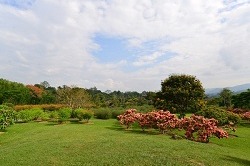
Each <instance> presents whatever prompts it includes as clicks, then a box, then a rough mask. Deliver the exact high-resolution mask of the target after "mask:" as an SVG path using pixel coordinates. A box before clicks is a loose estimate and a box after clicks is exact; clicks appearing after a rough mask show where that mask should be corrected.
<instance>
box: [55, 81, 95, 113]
mask: <svg viewBox="0 0 250 166" xmlns="http://www.w3.org/2000/svg"><path fill="white" fill-rule="evenodd" d="M90 99H91V98H90V95H89V94H88V92H87V91H86V90H85V89H83V88H79V87H74V86H73V87H69V86H66V85H64V86H63V87H58V90H57V100H58V102H59V103H62V104H65V105H67V106H68V107H70V108H73V109H76V108H86V107H91V106H92V102H91V100H90Z"/></svg>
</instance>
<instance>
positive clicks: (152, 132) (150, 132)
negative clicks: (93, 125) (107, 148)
mask: <svg viewBox="0 0 250 166" xmlns="http://www.w3.org/2000/svg"><path fill="white" fill-rule="evenodd" d="M106 128H107V129H109V130H114V131H121V132H124V133H133V134H145V135H162V134H161V133H160V132H159V131H158V130H155V129H147V130H144V131H143V130H142V129H141V128H140V127H138V126H137V125H134V126H132V127H131V128H128V129H126V127H124V126H122V125H120V123H119V122H115V123H114V124H113V125H112V126H111V127H106Z"/></svg>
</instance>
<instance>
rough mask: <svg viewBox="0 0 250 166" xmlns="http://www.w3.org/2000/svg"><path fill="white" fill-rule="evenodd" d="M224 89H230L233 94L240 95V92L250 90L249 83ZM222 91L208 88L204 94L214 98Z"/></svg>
mask: <svg viewBox="0 0 250 166" xmlns="http://www.w3.org/2000/svg"><path fill="white" fill-rule="evenodd" d="M225 88H228V89H230V90H231V91H232V92H234V93H240V92H243V91H246V90H247V89H250V83H248V84H242V85H237V86H233V87H225ZM222 89H223V88H208V89H205V93H206V94H207V95H209V96H216V95H218V93H220V92H221V91H222Z"/></svg>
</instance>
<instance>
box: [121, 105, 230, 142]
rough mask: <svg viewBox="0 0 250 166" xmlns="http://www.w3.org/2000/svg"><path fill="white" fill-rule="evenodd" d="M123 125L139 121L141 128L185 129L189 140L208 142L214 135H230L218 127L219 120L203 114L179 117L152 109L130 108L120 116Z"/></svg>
mask: <svg viewBox="0 0 250 166" xmlns="http://www.w3.org/2000/svg"><path fill="white" fill-rule="evenodd" d="M118 120H119V121H120V123H121V124H122V125H125V126H126V127H127V128H129V127H130V126H131V125H132V124H133V123H135V122H138V124H139V125H140V126H141V128H142V129H143V130H144V129H145V128H155V129H159V131H161V132H162V133H164V132H165V131H169V130H172V129H184V130H185V136H186V138H187V139H189V140H193V141H199V142H204V143H207V142H209V138H210V137H211V136H212V135H214V136H216V137H218V138H224V137H228V133H227V132H226V131H224V130H223V129H221V128H218V127H217V124H218V121H217V120H215V119H213V118H212V119H207V118H204V117H203V116H195V115H192V116H191V117H190V118H182V119H178V118H177V117H176V115H174V114H171V113H170V112H169V111H165V112H164V111H162V110H161V111H152V112H148V113H146V114H143V113H137V112H136V110H135V109H129V110H127V111H126V112H125V113H124V114H122V115H119V116H118Z"/></svg>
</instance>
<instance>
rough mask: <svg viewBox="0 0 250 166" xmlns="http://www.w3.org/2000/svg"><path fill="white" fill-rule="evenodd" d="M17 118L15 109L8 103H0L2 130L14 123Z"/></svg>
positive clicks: (0, 125) (0, 124) (0, 127)
mask: <svg viewBox="0 0 250 166" xmlns="http://www.w3.org/2000/svg"><path fill="white" fill-rule="evenodd" d="M15 119H16V113H15V111H14V109H12V108H11V107H8V106H6V105H0V130H5V129H6V128H7V127H8V126H10V125H12V124H14V122H15Z"/></svg>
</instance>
